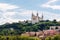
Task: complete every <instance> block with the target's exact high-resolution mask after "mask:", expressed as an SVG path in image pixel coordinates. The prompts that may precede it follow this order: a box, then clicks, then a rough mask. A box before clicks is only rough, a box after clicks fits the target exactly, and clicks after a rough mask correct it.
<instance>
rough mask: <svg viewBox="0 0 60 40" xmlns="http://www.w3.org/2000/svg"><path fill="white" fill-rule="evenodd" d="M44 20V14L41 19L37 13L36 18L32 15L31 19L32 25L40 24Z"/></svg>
mask: <svg viewBox="0 0 60 40" xmlns="http://www.w3.org/2000/svg"><path fill="white" fill-rule="evenodd" d="M42 20H43V14H42V16H41V17H39V14H38V12H37V14H36V16H35V15H34V14H33V13H32V17H31V22H32V24H35V23H38V22H39V21H42Z"/></svg>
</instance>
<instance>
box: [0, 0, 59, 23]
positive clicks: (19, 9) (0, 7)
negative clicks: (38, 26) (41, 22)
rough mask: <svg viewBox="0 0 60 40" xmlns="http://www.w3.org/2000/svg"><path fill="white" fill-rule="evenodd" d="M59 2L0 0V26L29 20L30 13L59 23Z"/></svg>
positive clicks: (49, 0)
mask: <svg viewBox="0 0 60 40" xmlns="http://www.w3.org/2000/svg"><path fill="white" fill-rule="evenodd" d="M59 2H60V0H0V24H4V23H6V22H10V23H11V22H17V21H20V20H30V19H31V14H32V12H33V13H34V14H36V13H37V12H38V13H39V16H40V17H41V15H42V13H43V15H44V19H45V20H47V19H48V20H53V19H56V20H57V21H60V3H59Z"/></svg>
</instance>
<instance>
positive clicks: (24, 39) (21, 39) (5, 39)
mask: <svg viewBox="0 0 60 40" xmlns="http://www.w3.org/2000/svg"><path fill="white" fill-rule="evenodd" d="M0 40H40V39H39V38H37V37H28V36H0Z"/></svg>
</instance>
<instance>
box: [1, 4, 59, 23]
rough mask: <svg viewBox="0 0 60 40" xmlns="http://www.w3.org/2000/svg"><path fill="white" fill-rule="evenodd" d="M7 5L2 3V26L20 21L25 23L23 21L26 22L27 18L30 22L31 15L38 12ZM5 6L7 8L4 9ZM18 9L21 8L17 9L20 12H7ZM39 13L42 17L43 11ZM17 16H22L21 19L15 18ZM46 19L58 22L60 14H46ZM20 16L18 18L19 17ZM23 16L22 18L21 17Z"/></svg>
mask: <svg viewBox="0 0 60 40" xmlns="http://www.w3.org/2000/svg"><path fill="white" fill-rule="evenodd" d="M5 4H6V3H0V6H1V7H0V10H1V11H3V12H0V24H4V23H6V22H10V23H12V22H18V21H20V20H21V21H23V20H26V19H25V18H27V19H28V20H30V19H31V14H32V12H33V13H34V14H35V15H36V13H37V11H36V10H33V11H32V10H25V9H22V10H21V9H20V8H19V7H18V6H16V5H15V6H14V5H11V4H8V5H5ZM2 5H3V6H5V7H2ZM16 8H19V9H17V10H18V11H7V10H12V9H16ZM38 13H39V16H40V17H41V14H42V12H41V11H38ZM17 14H18V15H19V16H20V18H21V19H19V18H18V19H16V18H17V17H16V18H13V17H14V15H15V16H17ZM43 14H44V19H50V20H53V19H57V20H60V18H59V17H60V14H54V13H52V14H50V13H49V12H44V13H43ZM19 16H18V17H19ZM21 16H22V17H21Z"/></svg>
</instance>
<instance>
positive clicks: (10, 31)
mask: <svg viewBox="0 0 60 40" xmlns="http://www.w3.org/2000/svg"><path fill="white" fill-rule="evenodd" d="M50 26H60V22H57V21H56V20H53V21H49V20H44V21H40V22H39V23H36V24H32V23H28V21H26V22H18V23H12V24H9V23H6V24H3V25H0V35H20V34H21V33H24V32H30V31H34V32H36V31H39V30H45V29H49V27H50Z"/></svg>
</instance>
